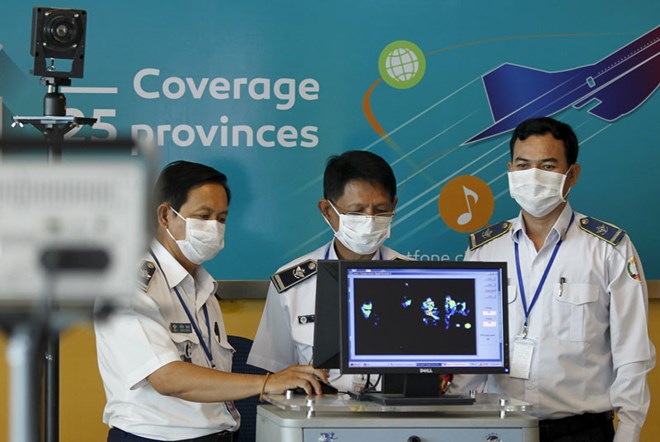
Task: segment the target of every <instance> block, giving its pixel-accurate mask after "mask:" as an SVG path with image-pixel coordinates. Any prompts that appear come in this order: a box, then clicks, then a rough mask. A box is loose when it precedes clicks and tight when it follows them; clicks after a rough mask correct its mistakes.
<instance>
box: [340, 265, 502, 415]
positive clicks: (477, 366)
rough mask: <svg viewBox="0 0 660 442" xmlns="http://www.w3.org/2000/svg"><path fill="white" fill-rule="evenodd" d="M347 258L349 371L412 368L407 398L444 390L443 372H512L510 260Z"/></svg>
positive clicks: (343, 276)
mask: <svg viewBox="0 0 660 442" xmlns="http://www.w3.org/2000/svg"><path fill="white" fill-rule="evenodd" d="M339 266H340V267H339V282H340V291H341V302H340V309H341V315H340V318H341V333H342V338H341V352H340V353H341V357H340V359H341V370H342V373H347V374H351V373H353V374H373V373H383V374H386V376H389V375H391V374H400V375H404V376H405V377H404V379H405V380H404V381H403V391H401V392H397V393H396V395H394V396H396V399H402V400H405V398H408V397H420V396H421V397H425V396H426V397H428V398H429V399H432V398H433V397H435V396H438V393H437V389H436V388H435V386H436V385H437V383H438V380H439V376H438V375H439V374H446V373H452V374H470V373H488V374H491V373H508V371H509V348H508V342H509V341H508V311H507V272H506V271H507V268H506V263H502V262H454V261H341V262H340V265H339ZM385 393H387V391H386V392H385ZM376 400H378V401H381V400H383V401H385V400H387V397H385V398H383V397H379V398H376ZM383 403H385V402H383ZM393 403H394V402H393Z"/></svg>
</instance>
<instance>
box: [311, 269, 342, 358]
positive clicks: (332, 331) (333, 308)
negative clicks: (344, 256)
mask: <svg viewBox="0 0 660 442" xmlns="http://www.w3.org/2000/svg"><path fill="white" fill-rule="evenodd" d="M339 299H340V291H339V261H338V260H318V261H317V262H316V304H315V309H314V353H313V356H312V365H313V366H314V367H315V368H325V369H331V368H341V365H340V362H339V347H340V346H339V341H340V339H341V332H340V329H339Z"/></svg>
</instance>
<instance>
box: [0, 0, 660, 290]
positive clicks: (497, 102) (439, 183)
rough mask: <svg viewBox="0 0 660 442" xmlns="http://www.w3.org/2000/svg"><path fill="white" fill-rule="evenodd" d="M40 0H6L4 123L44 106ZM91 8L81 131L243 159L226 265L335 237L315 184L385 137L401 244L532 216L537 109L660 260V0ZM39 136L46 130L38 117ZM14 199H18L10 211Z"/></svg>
mask: <svg viewBox="0 0 660 442" xmlns="http://www.w3.org/2000/svg"><path fill="white" fill-rule="evenodd" d="M33 6H44V5H41V4H30V3H28V2H25V1H24V0H20V1H19V0H3V1H2V3H0V45H1V49H0V103H1V104H2V107H1V110H0V112H1V114H0V116H1V118H0V124H1V125H0V130H1V131H2V133H3V134H4V135H5V136H10V135H11V136H26V135H27V134H28V132H30V131H35V129H34V128H30V127H24V128H18V127H14V128H13V127H11V122H12V117H13V116H15V115H23V116H25V115H41V113H42V100H43V96H44V94H45V92H46V91H45V88H44V87H43V86H41V84H40V81H39V77H36V76H34V75H31V74H30V72H29V71H30V69H31V68H32V67H33V63H34V59H33V57H32V56H31V55H30V41H31V28H32V8H33ZM46 6H53V7H60V8H76V9H84V10H85V11H87V29H86V53H85V58H84V64H85V70H84V77H83V78H82V79H80V78H74V79H72V85H71V87H67V88H65V89H63V92H64V93H65V95H66V97H67V101H68V109H67V112H68V113H69V114H70V115H74V116H82V115H84V116H86V117H95V118H98V119H99V121H98V123H97V124H95V125H94V126H93V127H92V128H89V127H85V128H82V129H80V130H74V131H72V132H71V133H70V134H69V135H68V136H70V137H73V138H76V139H88V140H89V139H113V138H115V137H118V136H133V137H137V138H142V139H147V140H150V141H152V142H153V143H155V144H156V145H157V146H158V149H159V150H160V153H161V161H162V164H161V165H164V164H166V163H168V162H170V161H174V160H178V159H186V160H191V161H198V162H203V163H206V164H208V165H210V166H213V167H215V168H217V169H219V170H221V171H222V172H224V173H226V174H227V175H228V177H229V184H230V187H231V190H232V195H233V199H232V202H231V206H230V215H229V218H228V225H227V239H226V247H225V250H224V251H223V252H221V254H220V255H219V256H218V257H217V258H216V259H215V260H213V261H212V262H211V263H209V264H208V266H207V267H208V268H209V270H210V271H211V273H212V274H213V275H214V276H215V277H216V278H218V279H266V278H268V277H269V275H270V274H271V273H272V272H274V271H275V270H276V269H277V268H278V267H279V266H281V265H283V264H285V263H286V262H288V261H290V260H291V259H293V258H295V257H297V256H300V255H302V254H304V253H307V252H308V251H310V250H312V249H314V248H316V247H319V246H320V245H321V244H323V243H325V242H327V241H329V240H330V239H331V238H332V232H331V231H330V229H329V227H328V226H327V224H326V223H325V222H324V221H323V219H322V217H321V215H320V213H319V211H318V209H317V201H318V199H319V198H321V197H322V173H323V169H324V167H325V163H326V161H327V159H328V157H329V156H331V155H337V154H340V153H341V152H343V151H346V150H353V149H362V150H369V151H371V152H374V153H377V154H379V155H381V156H383V157H384V158H385V159H386V160H387V161H388V162H389V163H390V164H391V165H392V168H393V169H394V172H395V174H396V177H397V180H398V183H399V184H398V197H399V204H398V207H397V215H396V218H395V221H394V223H393V228H392V236H391V238H390V239H389V240H388V242H387V243H386V244H387V245H389V246H390V247H392V248H394V249H396V250H398V251H400V252H402V253H404V254H407V255H409V256H411V257H413V258H415V259H422V260H429V259H434V260H460V259H462V256H463V253H464V251H465V249H466V247H467V237H468V233H469V232H473V231H476V230H478V229H480V228H482V227H484V226H487V225H490V224H493V223H496V222H498V221H501V220H505V219H509V218H512V217H514V216H515V215H517V206H516V204H515V202H514V201H513V200H512V199H511V198H510V197H509V194H508V184H507V176H506V163H507V161H508V159H509V146H508V141H509V137H510V131H511V129H512V128H513V127H515V125H516V124H517V123H518V122H520V121H522V120H523V119H525V118H527V117H529V116H532V115H553V116H555V117H556V118H558V119H560V120H563V121H565V122H567V123H569V124H571V125H572V126H573V127H574V129H575V130H576V132H577V134H578V137H579V139H580V141H581V146H580V155H579V158H578V162H579V163H580V164H581V166H582V173H581V175H580V179H579V182H578V183H577V185H576V186H575V188H574V189H573V190H572V191H571V194H570V202H571V204H572V205H573V207H574V209H575V210H576V211H579V212H581V213H585V214H588V215H590V216H593V217H596V218H599V219H602V220H605V221H608V222H610V223H612V224H615V225H618V226H620V227H622V228H624V229H625V230H626V231H627V232H628V234H629V235H630V236H631V237H632V239H633V241H634V242H635V244H636V246H637V248H638V251H639V253H640V255H641V258H642V261H643V264H644V269H645V272H646V276H647V278H648V279H656V280H657V279H660V247H658V246H659V245H660V244H659V242H660V241H659V240H658V238H659V237H660V234H659V233H658V231H657V230H658V229H657V225H658V223H659V222H660V197H659V196H658V195H660V180H659V179H658V172H657V169H658V164H660V154H659V152H660V141H658V127H659V125H660V94H658V93H657V88H658V84H659V83H660V27H659V25H660V2H658V1H657V0H638V1H635V2H632V3H631V2H621V1H616V2H615V1H612V0H604V1H603V0H600V1H596V0H584V1H581V2H575V1H565V0H558V1H555V2H552V4H551V5H549V4H546V3H538V2H520V1H513V0H502V1H498V2H485V1H473V2H465V1H459V0H433V1H430V0H409V1H406V2H400V1H391V0H382V1H378V2H374V1H363V0H352V1H345V0H336V1H333V2H319V1H316V2H314V1H302V0H283V1H277V2H275V1H266V0H253V1H225V0H216V1H211V0H207V1H188V2H167V1H155V0H143V1H139V2H127V1H114V2H111V1H106V2H101V1H87V2H83V1H78V2H72V1H65V0H61V1H59V2H58V3H57V4H56V5H55V4H53V5H46ZM30 135H32V136H34V135H35V134H34V133H31V134H30ZM0 216H1V215H0Z"/></svg>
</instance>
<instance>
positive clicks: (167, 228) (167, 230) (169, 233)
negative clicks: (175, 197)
mask: <svg viewBox="0 0 660 442" xmlns="http://www.w3.org/2000/svg"><path fill="white" fill-rule="evenodd" d="M169 208H170V210H172V212H174V214H175V215H176V216H178V217H179V218H181V219H182V220H183V221H184V222H185V223H186V227H188V220H187V219H186V218H184V217H183V216H181V214H180V213H179V212H177V211H176V210H174V207H172V206H169ZM165 231H166V232H167V234H168V235H170V238H172V241H174V242H177V241H180V240H178V239H176V238H174V235H172V232H170V229H169V227H166V228H165Z"/></svg>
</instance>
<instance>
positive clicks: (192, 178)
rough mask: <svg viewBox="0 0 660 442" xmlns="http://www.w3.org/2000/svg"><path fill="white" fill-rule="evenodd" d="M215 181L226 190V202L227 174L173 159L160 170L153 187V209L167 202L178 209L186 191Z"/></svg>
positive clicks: (186, 196)
mask: <svg viewBox="0 0 660 442" xmlns="http://www.w3.org/2000/svg"><path fill="white" fill-rule="evenodd" d="M208 183H215V184H220V185H221V186H222V187H224V189H225V192H227V203H229V201H230V200H231V192H230V191H229V187H228V186H227V176H226V175H225V174H224V173H222V172H218V171H217V170H215V169H214V168H212V167H209V166H205V165H204V164H199V163H192V162H190V161H174V162H172V163H170V164H168V165H167V166H165V168H164V169H163V170H162V171H161V173H160V176H159V177H158V180H157V181H156V186H155V189H154V201H153V203H154V211H153V212H152V213H155V209H156V208H157V207H158V206H159V205H161V204H163V203H168V204H169V205H170V206H171V207H172V208H173V209H174V210H176V211H179V209H181V206H182V205H183V204H184V203H185V202H186V201H187V199H188V192H190V191H191V190H193V189H196V188H197V187H200V186H203V185H204V184H208Z"/></svg>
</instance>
